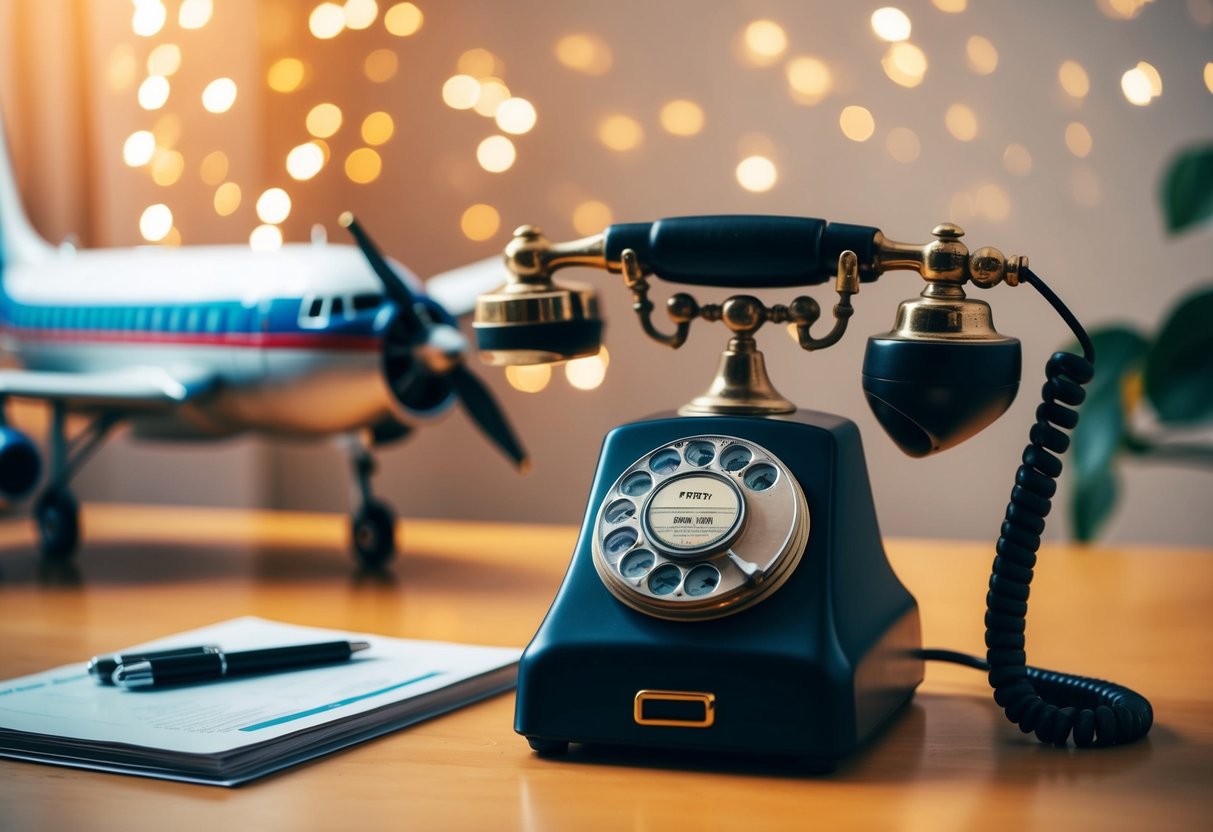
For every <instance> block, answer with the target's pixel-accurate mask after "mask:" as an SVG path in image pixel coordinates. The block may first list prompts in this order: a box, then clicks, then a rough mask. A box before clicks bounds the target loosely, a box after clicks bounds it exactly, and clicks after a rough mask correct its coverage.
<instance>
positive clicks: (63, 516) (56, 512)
mask: <svg viewBox="0 0 1213 832" xmlns="http://www.w3.org/2000/svg"><path fill="white" fill-rule="evenodd" d="M34 520H35V521H37V523H38V535H39V537H40V538H41V542H42V556H43V557H45V558H50V559H53V560H67V559H69V558H70V557H71V556H72V554H73V553H75V551H76V545H77V544H78V543H79V542H80V505H79V504H78V503H77V502H76V498H75V497H73V496H72V492H70V491H68V490H67V489H54V490H52V491H47V492H46V493H45V494H43V495H42V496H41V497H39V498H38V501H37V502H36V503H35V504H34Z"/></svg>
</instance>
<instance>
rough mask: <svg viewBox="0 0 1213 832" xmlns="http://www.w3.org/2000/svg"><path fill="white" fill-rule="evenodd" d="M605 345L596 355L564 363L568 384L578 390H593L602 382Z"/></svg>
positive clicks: (604, 375) (604, 373)
mask: <svg viewBox="0 0 1213 832" xmlns="http://www.w3.org/2000/svg"><path fill="white" fill-rule="evenodd" d="M605 352H606V347H601V348H600V349H599V351H598V355H591V356H589V357H588V358H575V359H573V360H572V361H570V362H569V363H568V364H565V365H564V375H565V378H567V379H568V380H569V384H571V385H573V386H574V387H576V388H577V389H578V390H593V389H594V388H596V387H598V385H600V384H602V380H603V379H605V378H606V370H607V359H606V358H605V357H604V355H603V354H604V353H605Z"/></svg>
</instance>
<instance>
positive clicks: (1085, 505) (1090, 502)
mask: <svg viewBox="0 0 1213 832" xmlns="http://www.w3.org/2000/svg"><path fill="white" fill-rule="evenodd" d="M1117 490H1118V489H1117V484H1116V474H1115V472H1114V471H1112V470H1111V469H1109V470H1108V472H1107V476H1106V477H1100V478H1092V479H1086V480H1080V481H1078V482H1077V483H1076V484H1075V486H1074V492H1073V494H1072V495H1071V497H1070V522H1071V523H1073V525H1074V537H1075V538H1076V539H1077V540H1080V541H1082V542H1083V543H1090V542H1091V541H1092V540H1094V539H1095V538H1097V537H1099V533H1100V531H1102V529H1103V526H1104V524H1105V523H1106V522H1107V520H1108V517H1109V515H1111V514H1112V509H1114V508H1115V507H1116V496H1117Z"/></svg>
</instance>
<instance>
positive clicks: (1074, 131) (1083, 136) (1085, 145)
mask: <svg viewBox="0 0 1213 832" xmlns="http://www.w3.org/2000/svg"><path fill="white" fill-rule="evenodd" d="M1091 144H1092V142H1091V131H1089V130H1088V129H1087V127H1086V125H1085V124H1083V123H1082V122H1081V121H1071V122H1070V123H1069V124H1067V125H1066V149H1067V150H1069V151H1070V152H1071V153H1073V154H1074V155H1075V156H1077V157H1078V158H1079V159H1085V158H1086V157H1087V154H1089V153H1090V152H1091Z"/></svg>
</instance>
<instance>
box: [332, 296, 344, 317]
mask: <svg viewBox="0 0 1213 832" xmlns="http://www.w3.org/2000/svg"><path fill="white" fill-rule="evenodd" d="M329 314H330V315H332V316H334V317H336V316H337V315H341V316H342V317H345V298H333V303H332V306H330V307H329Z"/></svg>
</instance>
